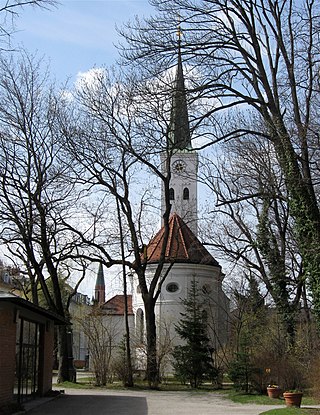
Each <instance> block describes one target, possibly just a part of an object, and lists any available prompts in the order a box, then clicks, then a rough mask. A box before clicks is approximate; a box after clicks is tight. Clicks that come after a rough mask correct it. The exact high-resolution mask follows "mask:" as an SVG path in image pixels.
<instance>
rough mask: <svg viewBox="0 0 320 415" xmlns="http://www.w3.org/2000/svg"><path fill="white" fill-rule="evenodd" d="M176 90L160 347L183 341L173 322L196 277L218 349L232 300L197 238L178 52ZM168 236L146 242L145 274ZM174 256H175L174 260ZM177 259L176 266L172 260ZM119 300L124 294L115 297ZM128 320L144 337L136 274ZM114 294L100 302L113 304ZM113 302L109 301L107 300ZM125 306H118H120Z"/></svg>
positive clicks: (194, 173)
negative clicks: (230, 300) (107, 299)
mask: <svg viewBox="0 0 320 415" xmlns="http://www.w3.org/2000/svg"><path fill="white" fill-rule="evenodd" d="M175 82H176V84H175V92H174V96H173V100H172V110H171V121H170V125H171V127H170V134H169V140H170V145H171V146H172V151H171V152H169V153H170V170H171V181H170V191H169V198H170V203H171V217H170V220H169V240H168V244H167V247H166V253H165V258H166V263H165V265H164V270H163V272H165V271H166V269H168V267H170V268H171V269H170V271H169V273H168V275H167V277H166V279H165V281H164V283H163V285H162V289H161V294H160V296H159V298H158V301H157V303H156V319H157V330H158V333H157V334H158V342H159V347H162V346H163V345H165V344H167V345H170V346H171V347H173V346H174V345H177V344H179V343H180V342H181V341H180V340H179V338H178V337H177V334H176V332H175V328H174V326H175V324H176V323H177V322H178V321H179V319H180V318H181V313H183V312H184V311H185V309H184V305H183V303H182V301H183V300H184V299H186V298H187V295H188V292H189V291H190V288H191V282H192V281H195V282H196V284H197V287H198V288H199V291H200V292H201V295H203V305H204V310H205V312H206V314H207V318H208V333H209V337H210V339H211V341H212V349H213V350H218V349H219V348H221V347H222V346H223V345H224V344H225V343H226V341H227V337H228V316H229V300H228V298H227V296H226V295H225V294H224V292H223V289H222V281H223V277H224V274H223V272H222V268H221V266H220V265H219V263H218V262H217V261H216V260H215V259H214V257H213V256H212V255H211V254H210V253H209V251H208V250H207V249H206V248H205V247H204V245H203V244H202V243H201V242H200V241H199V240H198V238H197V233H198V232H197V227H198V209H197V206H198V194H197V181H198V180H197V179H198V154H197V152H196V151H195V150H193V149H192V145H191V137H190V128H189V121H188V110H187V102H186V93H185V86H184V75H183V67H182V62H181V54H180V51H179V57H178V67H177V73H176V81H175ZM166 157H167V156H166V154H164V153H163V154H162V155H161V164H162V166H165V165H166V163H167V158H166ZM164 210H165V197H164V189H163V188H162V192H161V215H163V213H164ZM163 238H164V227H162V228H161V229H160V230H159V231H158V233H157V234H156V235H155V236H154V238H152V240H151V241H150V242H149V244H148V245H147V247H146V257H147V268H146V279H147V281H148V277H149V280H151V279H152V278H153V276H154V272H155V269H156V267H157V264H158V262H159V259H160V251H161V248H162V241H163ZM173 259H174V261H173ZM172 262H173V265H172ZM103 290H104V281H102V279H101V270H100V274H99V279H98V278H97V285H96V300H98V298H100V301H101V298H103V299H104V294H102V291H103ZM116 297H117V302H119V301H120V297H121V296H116ZM129 297H130V298H129V303H130V319H132V326H133V327H134V331H135V338H136V339H138V340H139V339H140V340H141V345H143V339H144V335H145V322H144V316H145V311H144V303H143V300H142V295H141V292H140V288H139V283H138V279H137V278H135V276H133V283H132V296H131V295H130V296H129ZM114 301H115V299H111V300H109V301H107V302H105V303H104V305H102V307H103V308H104V309H105V310H108V308H109V309H110V304H113V303H114ZM108 304H109V305H108ZM120 309H121V307H120V308H119V310H120ZM122 309H123V307H122Z"/></svg>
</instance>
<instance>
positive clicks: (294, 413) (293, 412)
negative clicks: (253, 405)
mask: <svg viewBox="0 0 320 415" xmlns="http://www.w3.org/2000/svg"><path fill="white" fill-rule="evenodd" d="M260 415H320V409H315V408H281V409H271V410H270V411H266V412H261V414H260Z"/></svg>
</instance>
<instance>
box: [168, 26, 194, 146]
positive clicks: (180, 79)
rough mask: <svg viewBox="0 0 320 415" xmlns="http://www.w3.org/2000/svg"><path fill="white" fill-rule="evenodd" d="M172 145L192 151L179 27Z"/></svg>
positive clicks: (171, 134)
mask: <svg viewBox="0 0 320 415" xmlns="http://www.w3.org/2000/svg"><path fill="white" fill-rule="evenodd" d="M169 139H170V144H171V146H172V147H173V148H174V149H179V150H184V149H191V148H192V146H191V135H190V126H189V117H188V107H187V98H186V90H185V85H184V75H183V68H182V58H181V28H180V26H179V27H178V66H177V73H176V79H175V86H174V93H173V97H172V108H171V118H170V126H169Z"/></svg>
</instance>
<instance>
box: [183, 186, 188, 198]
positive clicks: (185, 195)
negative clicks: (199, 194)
mask: <svg viewBox="0 0 320 415" xmlns="http://www.w3.org/2000/svg"><path fill="white" fill-rule="evenodd" d="M183 200H189V189H188V188H187V187H185V188H184V189H183Z"/></svg>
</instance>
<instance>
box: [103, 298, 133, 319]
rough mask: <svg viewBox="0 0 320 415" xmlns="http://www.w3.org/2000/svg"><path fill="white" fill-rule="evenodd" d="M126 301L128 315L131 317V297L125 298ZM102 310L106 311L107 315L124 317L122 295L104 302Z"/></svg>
mask: <svg viewBox="0 0 320 415" xmlns="http://www.w3.org/2000/svg"><path fill="white" fill-rule="evenodd" d="M127 299H128V315H132V314H133V311H132V295H128V296H127ZM101 308H102V310H104V311H106V312H107V314H112V315H115V316H123V315H124V295H115V296H114V297H112V298H110V300H108V301H106V302H105V303H104V304H103V305H102V306H101Z"/></svg>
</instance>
